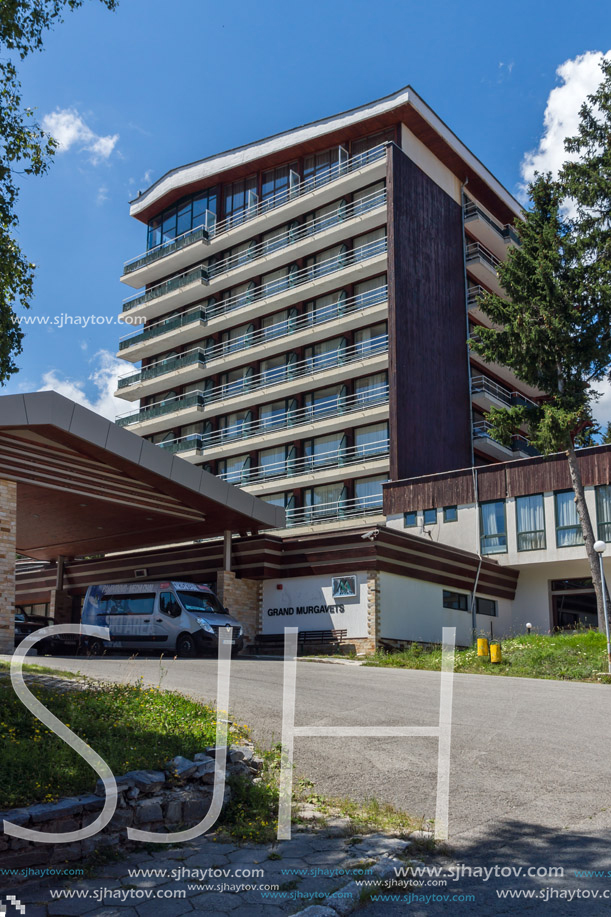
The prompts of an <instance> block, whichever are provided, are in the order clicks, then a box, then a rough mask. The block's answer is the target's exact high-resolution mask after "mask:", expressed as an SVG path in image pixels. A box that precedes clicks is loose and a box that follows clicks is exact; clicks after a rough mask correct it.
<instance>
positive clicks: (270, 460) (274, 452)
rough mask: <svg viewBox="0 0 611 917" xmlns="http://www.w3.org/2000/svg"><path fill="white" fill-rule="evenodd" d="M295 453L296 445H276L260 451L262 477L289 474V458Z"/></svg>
mask: <svg viewBox="0 0 611 917" xmlns="http://www.w3.org/2000/svg"><path fill="white" fill-rule="evenodd" d="M294 453H295V447H294V446H284V445H280V446H274V447H273V448H271V449H264V450H262V451H261V452H260V453H259V465H260V467H261V477H263V478H277V477H281V476H284V475H285V474H287V460H288V459H289V458H292V457H293V455H294Z"/></svg>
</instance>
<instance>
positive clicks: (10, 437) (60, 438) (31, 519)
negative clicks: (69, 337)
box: [0, 392, 285, 560]
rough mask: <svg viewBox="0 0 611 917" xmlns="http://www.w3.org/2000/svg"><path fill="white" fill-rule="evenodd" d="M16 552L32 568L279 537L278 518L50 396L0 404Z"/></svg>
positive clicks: (1, 470) (2, 470) (0, 465)
mask: <svg viewBox="0 0 611 917" xmlns="http://www.w3.org/2000/svg"><path fill="white" fill-rule="evenodd" d="M0 480H6V481H14V482H16V483H17V545H16V547H17V551H18V552H19V553H22V554H26V555H28V556H29V557H35V558H38V559H40V560H54V559H55V558H57V557H59V556H60V555H64V556H68V557H75V556H78V555H83V554H98V553H99V554H101V553H107V552H109V551H125V550H130V549H131V550H133V549H135V548H141V547H151V546H153V545H162V544H171V543H176V542H180V541H188V540H191V539H194V538H210V537H213V536H216V535H220V534H222V533H223V532H224V531H233V532H244V533H245V532H256V531H259V530H261V529H265V528H275V527H282V526H283V525H284V521H285V518H284V510H283V509H281V508H280V507H276V506H272V505H270V504H269V503H264V502H263V501H262V500H259V499H257V498H256V497H253V496H251V495H250V494H247V493H245V492H244V491H242V490H240V489H239V488H237V487H234V486H233V485H232V484H227V483H225V482H224V481H221V480H219V478H217V477H215V476H214V475H212V474H209V473H208V472H206V471H202V470H201V469H199V468H197V467H195V466H193V465H191V464H189V463H188V462H186V461H184V459H182V458H180V457H179V456H176V455H172V453H171V452H168V451H167V450H166V449H163V448H161V447H160V446H156V445H153V444H152V443H149V442H147V441H146V440H144V439H141V438H140V437H139V436H136V435H135V434H134V433H131V432H129V431H128V430H124V429H122V428H121V427H118V426H117V425H116V424H114V423H112V422H110V421H108V420H105V419H104V418H103V417H100V416H99V415H98V414H95V413H94V412H93V411H89V410H87V409H86V408H84V407H82V406H81V405H79V404H75V403H74V402H73V401H70V400H69V399H68V398H64V397H63V396H62V395H59V394H57V393H56V392H34V393H32V394H27V395H4V396H2V397H0Z"/></svg>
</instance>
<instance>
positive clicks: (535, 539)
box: [516, 494, 545, 551]
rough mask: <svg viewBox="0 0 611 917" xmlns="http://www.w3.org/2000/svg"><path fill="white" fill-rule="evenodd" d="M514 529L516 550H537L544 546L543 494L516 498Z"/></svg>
mask: <svg viewBox="0 0 611 917" xmlns="http://www.w3.org/2000/svg"><path fill="white" fill-rule="evenodd" d="M516 530H517V533H518V551H539V550H541V549H542V548H545V512H544V509H543V494H532V495H530V496H528V497H517V498H516Z"/></svg>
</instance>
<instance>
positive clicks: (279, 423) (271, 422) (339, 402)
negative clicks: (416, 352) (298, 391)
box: [157, 385, 388, 451]
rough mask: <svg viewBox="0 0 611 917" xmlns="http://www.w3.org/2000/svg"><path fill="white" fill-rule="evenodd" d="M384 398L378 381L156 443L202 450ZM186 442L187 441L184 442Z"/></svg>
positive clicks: (385, 392) (363, 407) (340, 414)
mask: <svg viewBox="0 0 611 917" xmlns="http://www.w3.org/2000/svg"><path fill="white" fill-rule="evenodd" d="M387 402H388V385H379V386H376V387H375V388H372V389H370V390H368V391H364V392H359V393H358V394H356V395H351V396H350V397H347V398H346V397H344V398H342V397H341V396H336V397H334V398H333V399H332V400H329V401H325V402H319V403H318V404H312V405H306V407H303V408H299V409H295V410H293V411H286V412H284V413H283V414H278V415H274V416H270V417H262V418H260V419H259V420H244V421H242V422H240V423H237V424H234V425H233V426H231V427H224V428H223V429H221V430H214V431H212V432H210V433H192V434H189V435H188V436H179V437H176V439H173V440H168V441H167V442H165V443H158V444H157V445H159V446H162V447H163V448H164V449H171V450H172V451H184V450H191V449H196V450H198V451H202V450H204V451H206V450H210V449H214V447H215V446H222V445H224V443H227V442H232V441H234V440H236V439H249V438H251V437H254V436H260V435H265V434H266V433H270V432H272V431H273V430H292V429H294V428H295V427H298V426H301V425H303V424H306V423H313V422H315V421H317V420H323V419H324V418H326V417H345V416H347V415H348V416H349V415H350V414H354V413H355V412H357V411H363V410H366V409H367V408H371V407H375V406H376V405H380V404H385V403H387ZM187 443H188V445H186V444H187ZM178 444H181V445H178Z"/></svg>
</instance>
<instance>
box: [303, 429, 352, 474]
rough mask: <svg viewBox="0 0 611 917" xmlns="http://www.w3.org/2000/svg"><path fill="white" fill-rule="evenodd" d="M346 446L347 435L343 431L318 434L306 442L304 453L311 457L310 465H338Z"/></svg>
mask: <svg viewBox="0 0 611 917" xmlns="http://www.w3.org/2000/svg"><path fill="white" fill-rule="evenodd" d="M345 448H346V435H345V434H344V433H342V432H339V433H329V435H328V436H317V437H316V439H310V440H307V441H306V442H305V443H304V455H305V456H307V457H308V458H309V459H310V463H309V464H310V465H311V466H312V467H317V466H319V465H337V464H339V463H340V461H341V456H342V454H343V452H344V450H345Z"/></svg>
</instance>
